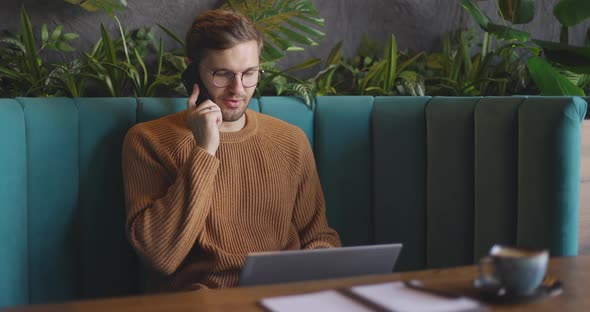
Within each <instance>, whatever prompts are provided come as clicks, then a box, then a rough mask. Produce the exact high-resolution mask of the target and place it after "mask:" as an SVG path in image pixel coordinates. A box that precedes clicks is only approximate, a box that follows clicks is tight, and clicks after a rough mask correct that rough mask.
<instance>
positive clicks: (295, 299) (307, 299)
mask: <svg viewBox="0 0 590 312" xmlns="http://www.w3.org/2000/svg"><path fill="white" fill-rule="evenodd" d="M260 303H261V304H262V305H263V306H264V307H265V308H267V309H269V310H271V311H273V312H301V311H323V312H332V311H334V312H341V311H347V312H371V311H372V310H371V309H369V308H366V307H364V306H363V305H361V304H360V303H357V302H356V301H354V300H352V299H349V298H348V297H346V296H344V295H342V294H340V293H338V292H337V291H335V290H326V291H320V292H314V293H309V294H303V295H291V296H282V297H272V298H265V299H262V300H261V301H260Z"/></svg>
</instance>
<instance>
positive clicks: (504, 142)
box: [0, 96, 586, 307]
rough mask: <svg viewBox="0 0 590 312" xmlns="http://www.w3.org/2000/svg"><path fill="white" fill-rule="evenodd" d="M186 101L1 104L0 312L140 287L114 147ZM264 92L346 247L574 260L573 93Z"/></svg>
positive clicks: (258, 104)
mask: <svg viewBox="0 0 590 312" xmlns="http://www.w3.org/2000/svg"><path fill="white" fill-rule="evenodd" d="M185 101H186V100H185V99H157V98H138V99H134V98H104V99H103V98H76V99H67V98H44V99H36V98H17V99H0V138H1V139H2V142H4V143H5V147H6V148H5V149H4V150H3V153H0V172H2V175H0V203H2V204H1V206H0V215H1V217H0V276H2V279H0V307H2V306H6V305H17V304H27V303H45V302H55V301H62V300H70V299H81V298H94V297H106V296H117V295H125V294H133V293H136V292H137V290H138V289H139V287H138V285H139V278H138V271H139V265H138V262H137V259H136V257H135V255H134V253H133V251H132V250H131V248H130V247H129V244H128V243H127V241H126V240H125V235H124V218H125V209H124V200H123V187H122V177H121V170H120V165H121V164H120V162H121V157H120V153H121V145H122V142H123V138H124V135H125V133H126V132H127V130H128V129H129V128H130V127H131V126H133V125H134V124H136V123H138V122H142V121H147V120H151V119H154V118H158V117H160V116H164V115H167V114H171V113H175V112H178V111H180V110H183V109H184V108H185ZM312 107H313V109H310V108H308V107H307V106H306V105H305V104H303V103H302V101H301V100H299V99H297V98H293V97H262V98H260V99H259V100H256V99H255V100H253V101H252V103H251V104H250V108H251V109H254V110H256V111H260V112H262V113H265V114H269V115H273V116H276V117H278V118H281V119H284V120H286V121H288V122H290V123H293V124H295V125H297V126H299V127H301V128H302V129H303V130H304V131H305V132H306V134H307V136H308V138H309V141H310V144H311V145H312V146H313V149H314V152H315V156H316V162H317V166H318V172H319V174H320V178H321V181H322V187H323V189H324V193H325V198H326V204H327V214H328V220H329V222H330V224H331V225H332V226H333V227H334V228H335V229H336V230H337V231H338V232H339V233H340V235H341V238H342V241H343V243H344V245H360V244H372V243H386V242H402V243H403V244H404V250H403V251H402V254H401V257H400V259H399V262H398V265H397V267H396V269H397V270H407V269H420V268H426V267H443V266H450V265H461V264H469V263H473V262H474V261H476V260H477V259H478V258H479V257H481V256H482V255H483V254H485V253H486V252H487V250H488V249H489V247H490V246H491V245H492V244H493V243H505V244H511V245H518V246H527V247H533V248H549V249H550V251H551V253H552V255H575V254H577V225H578V205H579V203H578V195H579V180H580V127H581V120H582V118H583V117H584V115H585V112H586V103H585V102H584V101H582V100H581V99H578V98H569V97H558V98H550V97H505V98H503V97H489V98H477V97H474V98H460V97H435V98H430V97H366V96H336V97H318V98H317V99H316V100H315V103H314V105H313V106H312Z"/></svg>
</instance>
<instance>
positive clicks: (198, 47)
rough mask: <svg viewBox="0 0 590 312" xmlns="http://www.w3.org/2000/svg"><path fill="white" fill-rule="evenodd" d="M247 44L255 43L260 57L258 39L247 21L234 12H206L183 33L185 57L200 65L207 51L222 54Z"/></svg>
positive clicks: (259, 40) (259, 38)
mask: <svg viewBox="0 0 590 312" xmlns="http://www.w3.org/2000/svg"><path fill="white" fill-rule="evenodd" d="M250 40H255V41H256V42H257V43H258V55H259V56H260V53H261V52H262V37H261V35H260V33H259V32H258V30H257V29H256V27H255V26H254V24H253V23H252V21H251V20H250V19H249V18H247V17H246V16H244V15H242V14H240V13H237V12H234V11H227V10H221V9H217V10H209V11H205V12H204V13H202V14H200V15H199V16H197V18H196V19H195V20H194V21H193V24H192V26H191V28H190V29H189V30H188V32H187V33H186V56H187V57H188V58H189V59H191V60H192V61H196V62H200V61H201V60H202V58H203V57H204V56H205V53H206V52H207V50H225V49H229V48H232V47H234V46H236V45H238V44H240V43H243V42H246V41H250Z"/></svg>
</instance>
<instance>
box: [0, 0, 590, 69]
mask: <svg viewBox="0 0 590 312" xmlns="http://www.w3.org/2000/svg"><path fill="white" fill-rule="evenodd" d="M557 1H558V0H537V1H536V2H537V17H536V23H535V24H534V27H533V28H532V29H529V30H531V31H532V32H533V34H534V36H535V37H536V38H544V39H549V40H558V38H559V27H558V24H557V22H556V21H555V18H554V17H553V15H552V14H551V8H552V7H553V5H554V4H555V3H556V2H557ZM128 2H129V7H128V9H127V10H126V11H125V12H124V13H123V14H121V19H122V21H123V23H124V26H126V27H127V28H129V29H134V28H138V27H141V26H150V25H155V24H156V23H161V24H163V25H165V26H167V27H169V28H170V29H172V30H173V31H174V32H176V33H177V34H179V35H180V36H181V37H184V32H185V30H186V28H187V27H188V25H189V24H190V22H191V21H192V19H193V18H194V16H196V15H197V14H198V13H199V12H201V11H203V10H205V9H208V8H214V7H217V6H219V5H220V4H222V3H223V2H224V1H223V0H201V1H195V0H192V1H191V0H169V1H164V0H130V1H128ZM313 3H314V4H315V6H316V8H318V10H319V11H320V14H321V16H322V17H324V18H325V20H326V29H325V32H326V33H327V36H326V37H325V38H324V39H323V40H322V41H321V42H320V45H319V46H317V47H312V48H307V49H306V51H304V52H296V53H291V54H289V55H288V57H286V58H285V59H284V61H283V62H282V64H283V65H285V66H288V65H291V64H296V63H299V62H302V61H304V60H306V59H308V58H310V57H321V58H323V59H325V57H326V56H327V54H328V53H329V51H330V50H331V48H332V47H333V46H334V45H335V44H336V43H337V42H339V41H344V54H345V56H347V57H350V56H353V55H354V53H355V52H356V50H357V48H358V46H359V44H360V42H361V39H362V37H363V35H367V36H369V37H370V38H374V39H378V40H381V41H384V40H386V39H387V38H388V36H389V35H390V34H391V33H394V34H395V35H396V37H397V39H398V44H399V47H400V48H402V49H412V50H415V51H422V50H426V51H433V50H436V49H439V48H440V46H441V38H442V35H443V34H444V33H445V32H447V31H450V30H452V29H456V28H459V27H472V26H473V23H472V22H471V18H470V17H469V16H467V15H466V13H464V12H463V10H462V8H461V7H460V6H459V5H458V1H457V0H332V1H325V0H324V1H319V0H313ZM479 3H480V5H481V6H482V7H484V8H485V10H486V12H487V13H488V14H489V15H491V16H494V17H496V16H497V14H496V10H495V5H494V3H493V1H490V0H483V1H480V2H479ZM22 4H24V5H25V6H26V7H27V9H28V11H29V14H30V15H31V18H32V20H33V24H34V25H35V26H36V27H37V28H39V27H40V25H41V24H43V23H48V24H50V25H56V24H63V25H64V26H65V27H66V29H67V30H68V31H73V32H76V33H79V34H81V38H80V39H78V40H77V42H76V44H75V46H76V47H77V48H78V49H80V50H84V49H87V48H88V47H89V46H90V45H91V44H92V43H94V42H95V41H96V39H97V38H98V37H99V33H100V32H99V29H100V28H99V25H100V23H101V22H102V23H104V24H105V25H107V27H108V28H109V29H111V30H112V31H113V32H114V30H115V25H114V23H113V21H112V19H111V18H110V17H108V16H107V15H106V14H104V13H89V12H85V11H84V10H82V9H80V8H78V7H76V6H73V5H70V4H67V3H65V2H64V1H62V0H49V1H44V0H24V1H16V0H10V1H9V0H4V1H1V3H0V30H4V29H9V30H12V31H14V30H16V29H17V27H18V11H19V8H20V6H21V5H22ZM541 16H543V17H542V18H539V17H541ZM588 25H590V24H589V23H585V24H583V25H578V26H577V27H575V28H574V29H573V31H572V32H571V35H570V38H571V41H572V43H576V44H582V43H583V42H584V36H585V33H586V30H587V28H588ZM162 36H164V34H162ZM173 47H174V43H173V42H172V41H170V40H166V41H165V48H166V50H170V49H172V48H173Z"/></svg>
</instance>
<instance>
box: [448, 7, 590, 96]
mask: <svg viewBox="0 0 590 312" xmlns="http://www.w3.org/2000/svg"><path fill="white" fill-rule="evenodd" d="M493 1H495V3H496V5H497V7H498V11H499V14H500V16H501V18H502V24H499V23H492V21H491V19H490V18H489V17H488V16H487V15H486V14H485V13H483V11H481V9H480V8H479V7H478V6H477V4H476V3H475V2H474V1H473V0H459V2H460V4H461V5H462V6H463V8H465V10H466V11H467V12H468V13H469V14H470V15H471V16H472V17H473V19H474V20H475V22H476V23H477V24H478V25H479V27H480V28H481V29H483V30H484V31H485V32H486V33H489V34H491V35H493V36H495V37H496V38H498V39H501V40H505V41H508V42H511V43H514V44H520V45H521V47H524V48H529V51H531V52H532V55H530V57H529V59H528V60H527V61H526V63H527V67H528V70H529V72H530V74H531V76H532V78H533V79H534V81H535V82H536V83H537V85H538V87H539V89H540V90H541V94H542V95H584V91H583V90H582V89H581V88H580V86H584V84H587V81H588V78H587V77H581V76H580V75H586V74H590V48H585V47H576V46H571V45H569V42H568V41H569V27H571V26H573V25H576V24H578V23H580V22H582V21H584V20H586V19H587V18H589V17H590V2H588V1H586V0H560V1H559V2H558V3H557V4H556V5H555V6H554V8H553V15H554V16H555V17H556V18H557V19H558V20H559V22H560V24H561V36H560V42H558V43H556V42H548V41H543V40H532V44H533V45H534V46H532V45H530V44H528V43H529V40H530V37H531V35H530V33H529V32H528V31H526V30H519V29H516V28H514V27H513V26H514V25H522V24H529V23H530V22H531V21H532V20H533V19H534V13H535V10H534V1H533V0H520V1H514V0H493ZM539 48H540V49H542V51H543V54H544V57H546V58H547V59H548V60H549V62H547V61H544V60H541V59H540V58H541V54H540V53H539ZM573 73H576V74H578V75H575V74H573ZM547 76H552V77H554V78H555V79H546V78H547Z"/></svg>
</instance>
